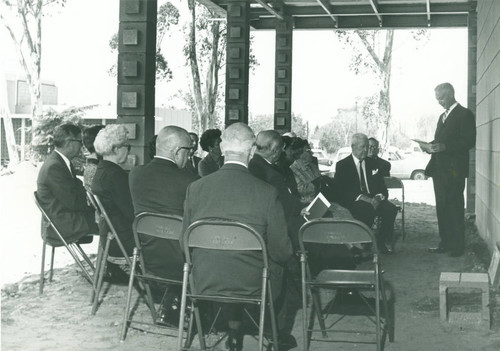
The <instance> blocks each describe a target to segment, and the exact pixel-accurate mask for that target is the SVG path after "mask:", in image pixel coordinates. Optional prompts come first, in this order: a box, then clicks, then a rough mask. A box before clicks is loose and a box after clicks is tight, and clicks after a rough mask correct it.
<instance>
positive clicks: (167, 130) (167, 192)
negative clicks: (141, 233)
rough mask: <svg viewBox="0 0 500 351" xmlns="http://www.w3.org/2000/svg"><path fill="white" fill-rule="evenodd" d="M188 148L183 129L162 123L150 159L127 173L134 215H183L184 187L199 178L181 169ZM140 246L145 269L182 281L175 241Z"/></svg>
mask: <svg viewBox="0 0 500 351" xmlns="http://www.w3.org/2000/svg"><path fill="white" fill-rule="evenodd" d="M191 148H192V146H191V138H190V137H189V134H188V132H187V131H186V130H185V129H183V128H180V127H176V126H166V127H163V128H162V129H161V130H160V132H159V133H158V137H157V139H156V155H155V156H154V158H153V160H151V162H149V163H148V164H146V165H144V166H140V167H136V168H134V169H132V171H131V172H130V174H129V179H130V181H129V184H130V194H131V195H132V203H133V205H134V213H135V215H137V214H139V213H141V212H154V213H168V214H175V215H180V216H182V215H183V212H184V210H183V205H184V198H185V197H186V189H187V187H188V185H189V184H191V183H192V182H193V181H195V180H196V179H198V178H199V177H198V176H197V175H195V174H192V173H189V172H186V171H185V170H183V167H184V166H185V165H186V162H187V159H188V155H189V152H190V150H191ZM142 245H143V246H142V247H143V252H144V256H145V258H146V261H145V264H146V266H147V267H148V270H150V271H151V272H152V273H154V274H156V275H158V276H160V277H163V278H169V279H176V280H182V269H183V266H184V256H183V254H182V250H181V247H180V245H179V243H178V242H171V241H165V240H161V239H153V240H150V241H148V242H143V243H142ZM179 293H180V289H179V290H176V289H173V290H171V291H170V292H169V293H168V296H167V297H166V300H167V301H171V300H173V299H175V298H176V297H177V296H178V295H179ZM169 305H170V303H169V302H168V303H166V304H164V306H165V309H167V308H169V307H171V306H169ZM163 314H165V316H162V317H161V318H162V319H165V318H168V320H169V321H175V318H174V317H172V316H168V315H167V314H168V312H165V313H163ZM163 322H164V320H163Z"/></svg>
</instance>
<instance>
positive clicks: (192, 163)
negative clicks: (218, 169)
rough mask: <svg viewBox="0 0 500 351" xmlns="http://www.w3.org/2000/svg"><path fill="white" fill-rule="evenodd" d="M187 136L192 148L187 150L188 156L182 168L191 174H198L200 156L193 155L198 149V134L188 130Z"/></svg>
mask: <svg viewBox="0 0 500 351" xmlns="http://www.w3.org/2000/svg"><path fill="white" fill-rule="evenodd" d="M189 137H190V138H191V143H192V144H191V145H192V146H193V148H192V149H191V151H189V157H188V160H187V162H186V165H185V166H184V169H185V170H186V171H188V172H191V173H193V174H198V163H200V161H201V158H200V157H198V156H196V155H195V153H196V150H198V134H196V133H193V132H190V133H189Z"/></svg>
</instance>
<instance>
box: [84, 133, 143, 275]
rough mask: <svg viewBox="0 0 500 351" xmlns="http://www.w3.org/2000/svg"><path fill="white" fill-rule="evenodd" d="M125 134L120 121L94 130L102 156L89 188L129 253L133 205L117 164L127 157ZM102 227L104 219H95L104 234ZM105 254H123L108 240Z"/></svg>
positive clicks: (98, 151)
mask: <svg viewBox="0 0 500 351" xmlns="http://www.w3.org/2000/svg"><path fill="white" fill-rule="evenodd" d="M127 134H128V130H127V128H125V127H124V126H123V125H120V124H111V125H107V126H106V127H105V128H104V129H102V130H100V131H99V134H97V137H96V139H95V141H94V148H95V150H96V152H97V154H98V155H101V156H102V160H100V161H99V164H98V165H97V170H96V172H95V175H94V179H93V181H92V192H93V193H94V194H96V195H97V196H99V199H100V200H101V202H102V205H103V206H104V209H105V210H106V212H107V214H108V216H109V219H110V220H111V222H112V223H113V226H114V227H115V229H116V232H117V234H118V237H119V238H120V241H121V242H122V244H123V246H124V247H125V250H126V251H127V255H129V256H131V255H132V252H133V249H134V246H135V244H134V237H133V234H132V222H133V221H134V207H133V205H132V198H131V196H130V190H129V186H128V174H127V172H125V170H123V168H122V167H120V164H123V163H125V161H126V160H127V156H128V153H129V151H130V144H129V141H128V138H127ZM106 227H107V225H106V224H105V223H99V228H100V234H101V235H106V234H107V228H106ZM109 254H110V255H111V256H117V257H122V256H123V254H122V252H121V250H120V248H119V246H118V244H117V243H116V241H112V242H111V245H110V248H109ZM110 268H111V267H110ZM110 271H111V270H110ZM111 274H113V272H112V271H111Z"/></svg>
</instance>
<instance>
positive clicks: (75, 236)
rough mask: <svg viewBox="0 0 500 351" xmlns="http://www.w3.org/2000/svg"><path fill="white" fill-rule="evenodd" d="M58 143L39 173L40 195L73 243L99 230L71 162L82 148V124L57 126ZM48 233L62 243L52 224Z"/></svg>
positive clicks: (51, 214) (46, 209)
mask: <svg viewBox="0 0 500 351" xmlns="http://www.w3.org/2000/svg"><path fill="white" fill-rule="evenodd" d="M54 146H55V150H54V151H53V152H52V153H51V154H50V155H49V156H48V157H47V159H46V160H45V162H44V163H43V165H42V168H40V172H39V173H38V179H37V196H38V200H39V201H40V205H41V206H42V207H43V209H44V210H45V211H46V212H47V215H48V216H49V217H50V218H51V220H52V221H53V222H54V224H55V225H56V227H57V228H58V229H59V231H60V232H61V235H62V236H63V238H64V240H66V242H68V243H71V242H74V241H77V240H79V239H81V238H82V237H84V236H86V235H88V234H97V232H98V229H97V225H96V222H95V217H94V210H93V209H92V208H91V207H89V206H88V204H87V194H86V192H85V188H84V187H83V184H82V182H81V181H80V180H79V179H78V178H77V177H76V173H75V170H74V168H73V166H72V165H71V159H73V158H74V157H75V156H77V155H78V154H79V153H80V150H81V148H82V132H81V130H80V128H79V127H78V126H76V125H74V124H62V125H60V126H58V127H56V128H55V130H54ZM46 235H47V236H46V237H45V238H44V239H45V240H47V241H48V242H49V243H50V244H53V245H62V243H61V242H60V240H59V237H58V236H57V234H56V233H54V232H53V231H52V228H49V230H48V232H47V233H46ZM90 241H92V240H90Z"/></svg>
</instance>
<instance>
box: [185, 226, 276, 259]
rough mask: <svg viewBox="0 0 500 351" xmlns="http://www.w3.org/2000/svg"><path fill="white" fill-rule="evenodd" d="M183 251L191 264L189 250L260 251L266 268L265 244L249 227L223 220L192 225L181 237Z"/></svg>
mask: <svg viewBox="0 0 500 351" xmlns="http://www.w3.org/2000/svg"><path fill="white" fill-rule="evenodd" d="M182 246H183V250H184V253H185V254H186V261H187V263H189V264H190V263H191V254H190V251H189V249H190V248H200V249H210V250H232V251H262V256H263V263H264V267H266V268H267V267H269V266H268V260H267V249H266V244H265V242H264V239H263V238H262V236H261V235H260V234H259V233H258V232H257V231H256V230H255V229H254V228H252V227H251V226H249V225H247V224H244V223H241V222H237V221H229V220H224V219H203V220H199V221H196V222H194V223H192V224H191V225H190V226H189V228H188V229H187V230H186V232H185V233H184V236H183V243H182Z"/></svg>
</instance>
